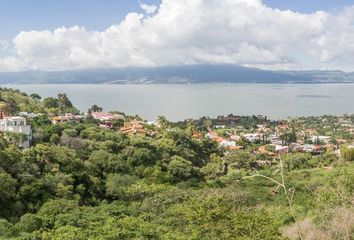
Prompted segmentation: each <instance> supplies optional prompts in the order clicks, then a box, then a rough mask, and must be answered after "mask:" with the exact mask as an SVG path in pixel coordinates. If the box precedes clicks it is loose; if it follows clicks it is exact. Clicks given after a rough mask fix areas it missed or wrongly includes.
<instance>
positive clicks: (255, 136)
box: [243, 133, 260, 142]
mask: <svg viewBox="0 0 354 240" xmlns="http://www.w3.org/2000/svg"><path fill="white" fill-rule="evenodd" d="M243 137H245V138H246V139H247V140H248V141H250V142H255V141H257V140H260V136H259V135H258V134H255V133H249V134H244V135H243Z"/></svg>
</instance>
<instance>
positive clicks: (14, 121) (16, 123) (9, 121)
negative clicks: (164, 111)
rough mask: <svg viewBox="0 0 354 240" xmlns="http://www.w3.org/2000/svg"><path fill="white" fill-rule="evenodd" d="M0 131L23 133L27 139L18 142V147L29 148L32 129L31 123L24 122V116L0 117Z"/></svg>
mask: <svg viewBox="0 0 354 240" xmlns="http://www.w3.org/2000/svg"><path fill="white" fill-rule="evenodd" d="M0 131H3V132H14V133H23V134H25V135H26V136H27V139H26V140H25V141H23V142H22V143H21V144H20V147H23V148H29V146H30V141H31V140H32V129H31V125H27V124H26V118H24V117H4V118H3V119H0Z"/></svg>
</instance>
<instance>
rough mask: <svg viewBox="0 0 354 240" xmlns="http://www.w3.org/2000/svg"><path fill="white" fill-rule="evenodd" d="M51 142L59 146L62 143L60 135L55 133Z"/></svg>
mask: <svg viewBox="0 0 354 240" xmlns="http://www.w3.org/2000/svg"><path fill="white" fill-rule="evenodd" d="M49 141H50V143H52V144H55V145H57V144H59V143H60V137H59V135H58V134H56V133H54V134H52V136H51V137H50V140H49Z"/></svg>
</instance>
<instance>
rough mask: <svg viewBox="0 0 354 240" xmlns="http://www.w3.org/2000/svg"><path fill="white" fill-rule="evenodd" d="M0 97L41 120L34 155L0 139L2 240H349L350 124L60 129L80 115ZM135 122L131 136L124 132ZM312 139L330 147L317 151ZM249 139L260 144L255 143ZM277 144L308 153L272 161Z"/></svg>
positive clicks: (240, 122) (226, 119)
mask: <svg viewBox="0 0 354 240" xmlns="http://www.w3.org/2000/svg"><path fill="white" fill-rule="evenodd" d="M0 95H1V97H2V100H3V101H2V102H3V104H2V106H11V108H9V112H8V114H13V115H16V114H17V112H18V111H30V110H31V109H32V107H33V106H35V107H36V108H37V109H34V110H41V111H42V113H43V114H42V115H40V116H37V117H35V118H33V119H28V121H27V123H30V124H31V126H32V130H33V140H32V142H31V146H30V148H27V149H21V148H20V147H19V145H18V140H16V139H15V138H10V137H8V136H6V134H4V133H2V132H1V133H0V183H1V184H0V209H1V211H0V239H18V240H20V239H72V240H74V239H75V240H81V239H82V240H86V239H161V240H163V239H176V240H177V239H243V240H253V239H265V240H268V239H269V240H274V239H279V240H280V239H284V240H285V239H294V240H295V239H299V237H302V239H313V240H315V239H350V237H351V236H353V233H354V220H353V219H352V218H351V216H353V214H354V207H353V197H354V188H353V184H352V183H353V181H354V148H350V147H347V145H349V144H351V143H352V142H353V139H354V138H353V134H352V132H351V130H352V126H353V125H354V115H345V116H322V117H302V118H298V119H291V120H289V121H288V120H283V121H279V122H276V121H270V120H268V119H267V118H264V117H262V116H234V115H228V116H220V117H218V118H217V119H210V118H201V119H197V120H186V121H181V122H170V121H168V120H167V119H166V118H164V117H163V116H160V117H159V120H158V122H157V123H155V124H153V125H151V124H147V123H146V122H144V121H143V120H142V119H139V118H138V117H129V116H124V114H122V115H121V116H123V117H124V118H125V121H124V120H123V119H121V118H120V119H117V121H115V122H113V124H110V125H104V123H105V122H104V121H100V120H98V119H95V118H94V115H93V114H92V115H90V116H88V117H87V118H82V119H80V120H79V121H67V122H61V123H57V122H52V121H51V120H53V115H61V114H65V113H68V112H73V113H75V112H76V111H77V110H76V109H75V107H74V106H73V105H72V103H71V101H70V99H68V97H67V96H66V95H65V94H64V93H61V94H58V96H57V98H53V97H49V98H45V99H43V100H42V99H40V96H38V95H35V94H34V95H30V96H28V95H27V94H25V93H21V92H19V91H16V90H11V89H0ZM91 109H92V110H94V111H101V110H102V109H101V108H100V107H99V106H96V105H94V106H93V107H92V108H91ZM133 119H134V120H133ZM136 123H138V124H137V125H138V127H137V129H138V131H136V132H134V131H133V132H132V131H130V128H132V126H134V124H136ZM343 123H345V124H343ZM220 125H225V127H222V128H219V127H217V126H220ZM122 126H125V127H124V128H121V127H122ZM348 126H349V127H348ZM275 131H278V132H279V133H280V137H279V139H275V138H277V137H275V138H274V136H273V137H272V135H274V134H273V133H274V132H275ZM308 132H316V133H317V134H325V135H328V136H330V141H329V143H328V144H325V143H324V142H321V141H320V139H319V138H317V139H315V140H314V141H315V142H313V141H312V140H311V139H309V138H308V136H307V133H308ZM255 133H262V134H263V135H262V136H258V137H256V138H255V139H253V140H252V139H251V138H250V137H252V135H254V134H255ZM304 133H305V135H302V134H304ZM219 139H221V140H223V141H222V142H220V141H219ZM231 139H234V140H232V141H231ZM224 141H226V142H227V141H228V142H229V143H230V142H233V144H234V145H223V143H224ZM272 141H275V142H277V141H280V142H281V144H283V145H284V146H282V149H284V148H285V149H288V150H289V148H290V146H292V145H294V144H295V143H298V142H303V143H305V142H306V143H307V145H310V146H311V144H312V146H314V147H315V148H314V149H313V150H314V151H313V152H312V151H311V152H306V151H303V150H296V148H291V150H289V151H287V152H277V148H276V147H275V146H274V145H271V144H270V143H272ZM340 141H341V142H342V144H343V145H339V142H340ZM236 144H237V145H236ZM278 144H279V143H278ZM313 144H316V146H315V145H313ZM339 146H340V148H339ZM262 147H263V148H264V149H263V150H262V151H261V150H260V149H262ZM334 149H336V150H340V153H341V156H338V154H335V151H334ZM343 222H344V223H345V224H343Z"/></svg>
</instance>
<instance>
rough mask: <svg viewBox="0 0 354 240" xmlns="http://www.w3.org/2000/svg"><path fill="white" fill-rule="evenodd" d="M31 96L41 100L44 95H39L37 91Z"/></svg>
mask: <svg viewBox="0 0 354 240" xmlns="http://www.w3.org/2000/svg"><path fill="white" fill-rule="evenodd" d="M30 97H31V98H33V99H36V100H41V99H42V97H41V96H39V95H38V94H37V93H32V94H31V95H30Z"/></svg>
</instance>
